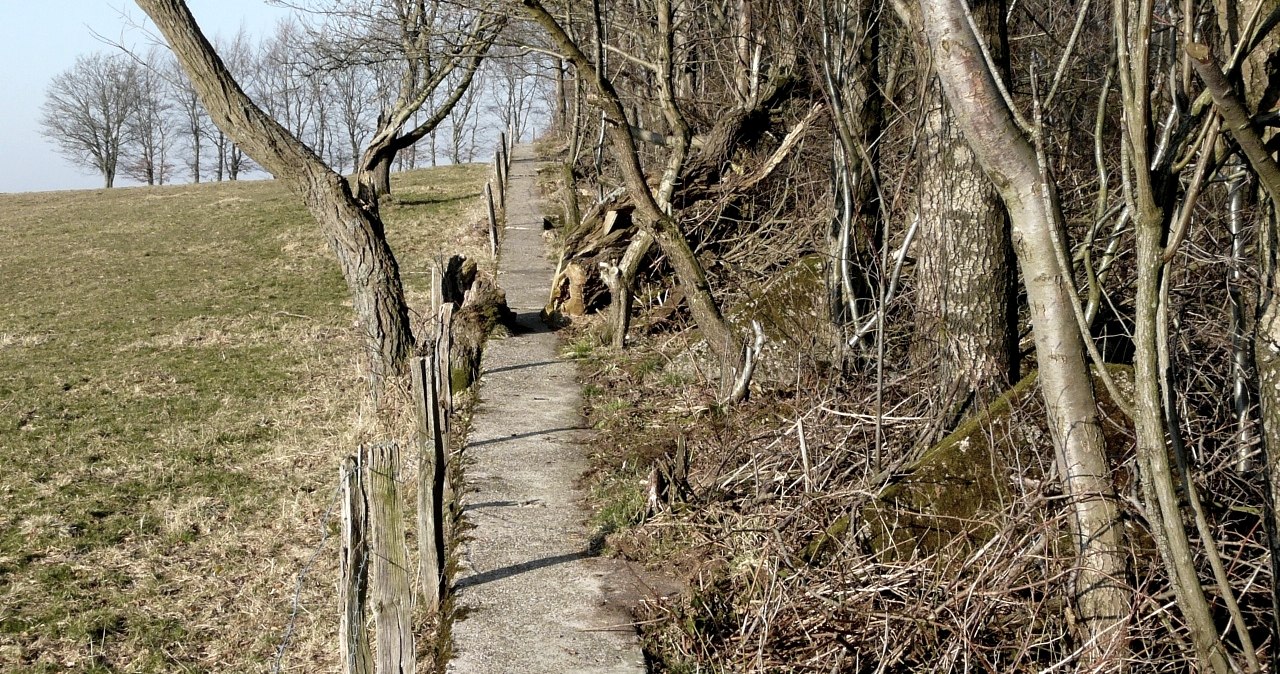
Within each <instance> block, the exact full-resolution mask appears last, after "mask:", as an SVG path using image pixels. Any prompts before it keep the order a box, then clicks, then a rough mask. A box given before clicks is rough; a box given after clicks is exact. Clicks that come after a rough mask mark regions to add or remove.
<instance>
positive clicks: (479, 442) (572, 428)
mask: <svg viewBox="0 0 1280 674" xmlns="http://www.w3.org/2000/svg"><path fill="white" fill-rule="evenodd" d="M585 430H589V429H587V428H584V427H582V426H562V427H560V428H547V429H544V430H541V431H529V432H528V433H513V434H511V435H504V436H502V437H500V438H489V439H488V440H477V441H475V442H471V443H468V444H467V446H468V447H484V446H485V445H496V444H498V443H501V442H510V441H512V440H519V439H521V438H532V437H536V436H539V435H551V434H553V433H566V432H568V431H585Z"/></svg>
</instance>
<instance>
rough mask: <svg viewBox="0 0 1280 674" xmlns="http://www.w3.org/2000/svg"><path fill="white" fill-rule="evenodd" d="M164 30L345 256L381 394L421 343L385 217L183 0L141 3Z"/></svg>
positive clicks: (249, 146) (236, 131)
mask: <svg viewBox="0 0 1280 674" xmlns="http://www.w3.org/2000/svg"><path fill="white" fill-rule="evenodd" d="M137 2H138V6H139V7H141V8H142V9H143V11H145V12H146V13H147V14H148V15H149V16H150V17H151V20H152V21H153V22H155V24H156V27H157V28H158V29H159V30H160V32H161V33H162V34H163V35H164V37H165V40H167V41H168V43H169V46H170V47H171V48H172V49H173V53H174V55H175V56H176V57H177V59H178V62H179V63H180V64H181V65H182V69H183V70H184V71H186V73H187V76H188V77H189V78H190V79H191V82H192V85H193V86H194V87H195V90H196V92H197V93H198V94H199V96H200V100H201V102H202V103H203V104H204V106H205V109H206V110H208V112H209V116H210V117H211V118H212V119H213V121H214V122H215V123H216V124H217V125H218V127H219V128H220V129H222V130H223V131H224V132H225V133H226V134H227V136H229V137H230V138H232V139H233V140H234V141H235V142H236V143H237V144H238V145H239V146H240V147H242V148H243V149H244V150H245V152H246V153H248V154H249V156H251V157H253V159H254V160H255V161H257V162H258V163H259V164H260V165H262V166H263V167H264V168H266V169H267V170H268V171H270V172H271V173H272V174H274V175H275V176H276V177H277V178H278V179H280V180H281V181H283V182H284V183H285V184H286V185H288V186H289V188H290V189H292V190H293V191H294V192H296V193H297V194H298V195H299V196H301V197H302V200H303V203H305V204H306V206H307V210H308V211H310V212H311V215H312V217H314V218H315V220H316V222H317V223H318V224H319V225H320V227H321V229H322V231H323V232H324V235H325V238H326V239H327V240H328V242H329V245H330V247H331V248H332V249H333V251H334V253H335V254H336V255H337V258H338V264H339V265H340V266H341V268H342V274H343V277H344V278H345V279H346V281H347V289H348V291H349V292H350V294H351V300H352V305H353V308H354V309H355V312H356V316H357V317H358V319H359V322H360V327H361V330H362V331H363V333H364V341H365V349H366V351H367V353H368V357H369V361H370V366H369V373H370V381H371V384H372V386H373V390H374V392H375V394H376V393H377V392H379V391H380V390H381V386H382V383H383V380H384V379H385V378H386V377H387V376H390V375H403V374H404V373H405V372H406V371H407V370H406V364H407V359H408V356H409V353H410V351H411V350H412V348H413V333H412V330H411V329H410V326H409V309H408V306H407V305H406V304H405V299H404V289H403V287H402V286H401V283H400V271H399V267H398V266H397V264H396V259H395V256H394V255H392V253H391V248H390V247H389V246H388V245H387V240H386V237H385V235H384V233H383V227H382V221H381V220H380V219H378V216H377V214H376V213H375V212H371V211H369V210H366V209H365V208H362V207H361V205H360V203H359V202H357V201H356V199H355V198H354V197H353V196H352V194H351V190H350V188H349V187H348V185H347V181H346V180H345V179H344V178H343V177H342V176H341V175H338V174H337V173H335V172H334V171H333V170H331V169H330V168H329V167H328V166H327V165H326V164H325V163H324V162H323V161H322V160H321V159H320V158H319V157H317V156H316V155H315V153H314V152H312V151H311V150H310V149H308V148H307V146H306V145H304V144H302V142H301V141H299V140H298V139H297V138H295V137H294V136H293V135H291V134H290V133H289V132H288V131H287V130H285V129H284V128H283V127H281V126H280V125H279V124H278V123H277V122H276V121H275V120H273V119H272V118H271V117H270V116H268V115H267V114H266V113H264V112H262V110H260V109H259V108H258V107H257V106H256V105H255V104H254V103H253V101H251V100H250V99H249V97H248V96H247V95H245V93H244V90H243V89H241V88H240V85H239V84H238V83H237V82H236V81H235V78H233V77H232V75H231V73H230V72H229V71H228V70H227V68H226V66H225V65H224V64H223V62H222V60H221V59H220V58H219V57H218V55H217V53H215V52H214V50H213V47H212V46H211V45H210V44H209V41H208V40H206V39H205V37H204V35H203V34H202V33H201V32H200V28H199V26H197V25H196V21H195V18H194V17H192V15H191V12H190V10H188V9H187V6H186V3H185V2H183V1H182V0H137Z"/></svg>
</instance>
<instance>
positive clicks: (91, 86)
mask: <svg viewBox="0 0 1280 674" xmlns="http://www.w3.org/2000/svg"><path fill="white" fill-rule="evenodd" d="M138 78H139V68H138V66H137V65H136V64H135V63H134V62H133V61H132V60H131V59H130V58H129V57H127V56H125V55H123V54H112V55H108V54H103V53H94V54H89V55H85V56H80V57H78V58H77V59H76V63H75V65H74V66H72V67H71V69H70V70H67V71H66V72H63V73H61V74H59V75H57V76H55V77H54V78H53V81H52V82H50V84H49V89H48V92H47V93H46V94H45V101H44V106H43V108H42V115H41V118H40V126H41V133H42V134H43V135H44V136H45V137H46V138H48V139H49V141H50V142H52V143H53V144H54V145H56V146H57V147H58V151H59V152H61V153H62V154H63V155H64V156H65V157H67V158H68V159H70V160H71V161H73V162H75V163H77V164H80V165H83V166H86V167H89V168H91V169H93V170H94V171H97V172H98V174H99V175H101V176H102V180H103V183H104V186H105V187H112V186H113V185H115V179H116V174H117V172H118V171H119V169H120V162H121V160H122V158H123V157H124V154H125V149H126V146H127V144H128V140H129V123H130V120H131V119H132V118H133V116H134V115H135V114H136V113H137V108H138V96H137V90H138Z"/></svg>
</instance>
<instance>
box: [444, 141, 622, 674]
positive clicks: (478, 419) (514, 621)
mask: <svg viewBox="0 0 1280 674" xmlns="http://www.w3.org/2000/svg"><path fill="white" fill-rule="evenodd" d="M537 167H538V164H537V162H536V161H535V159H534V156H533V152H532V150H531V148H529V147H527V146H521V147H518V148H516V151H515V152H514V153H513V161H512V164H511V177H510V181H511V182H510V187H509V188H508V193H507V227H506V231H505V239H504V242H503V248H502V262H501V265H500V267H499V272H498V273H499V277H498V281H499V283H500V284H501V285H502V287H503V288H504V289H505V290H506V292H507V302H508V303H509V304H510V305H511V308H512V310H514V311H516V312H517V314H518V316H519V322H520V326H521V328H523V330H522V331H521V333H520V334H518V335H515V336H513V337H509V338H506V339H496V340H493V341H491V342H490V343H489V345H488V346H487V347H486V349H485V354H484V369H485V371H484V374H483V376H482V377H481V380H480V396H481V402H480V404H479V406H478V407H477V410H476V414H475V416H474V418H473V419H472V431H471V435H470V443H469V445H468V447H467V449H466V450H465V451H466V454H467V460H468V464H467V468H466V482H467V487H468V493H467V494H466V496H465V497H464V499H463V509H464V512H465V513H466V518H467V520H468V521H469V522H470V523H471V524H472V525H473V526H474V529H472V530H470V531H469V532H467V535H468V536H469V540H467V541H466V542H465V544H464V545H463V548H462V550H461V560H462V569H461V570H460V572H459V577H458V580H457V582H456V587H457V588H459V595H458V603H459V607H460V611H459V614H458V615H459V619H458V621H457V622H456V623H455V625H454V628H453V641H454V657H453V660H452V661H451V663H450V665H449V670H448V671H450V672H453V673H455V674H538V673H541V672H546V673H548V674H550V673H553V672H554V673H556V674H560V673H582V674H586V673H587V672H591V673H593V674H594V673H608V674H613V673H616V674H632V673H642V672H644V671H646V669H645V664H644V657H643V655H642V654H641V651H640V647H639V644H638V641H637V639H636V636H635V631H634V629H633V628H632V627H631V624H630V619H629V617H628V616H627V614H626V612H625V611H623V610H621V609H620V608H618V607H617V604H616V602H614V601H611V598H616V597H617V596H618V595H619V594H622V593H623V588H625V587H627V584H626V583H625V581H623V580H622V579H621V578H620V577H618V576H617V574H616V565H614V564H613V563H611V562H609V561H608V560H604V559H598V558H592V556H591V555H592V551H591V550H590V545H591V540H590V531H588V529H587V527H586V525H585V523H584V520H585V519H586V516H587V515H586V513H585V512H584V511H583V510H582V509H581V508H580V507H579V505H578V502H579V500H580V499H581V498H582V496H583V495H582V493H581V492H580V491H579V490H577V489H576V488H575V483H576V482H577V480H578V477H579V476H580V475H582V473H583V471H584V470H585V469H586V467H587V462H586V457H585V452H584V451H583V448H582V446H581V445H580V444H579V439H580V437H581V434H582V433H584V432H585V431H584V430H583V427H584V424H583V420H582V417H581V400H580V398H579V391H578V385H577V382H576V379H575V377H574V366H573V364H572V363H569V362H566V361H565V360H564V359H562V358H561V357H560V343H559V340H558V339H557V337H556V335H555V334H554V333H552V332H550V331H549V330H548V329H547V328H546V326H545V325H544V324H543V323H542V321H541V319H540V318H539V311H540V309H541V308H542V306H543V304H544V303H545V302H546V298H547V293H548V290H549V284H550V279H551V275H552V274H553V273H554V267H553V265H552V263H551V262H550V261H549V260H548V259H547V255H546V251H545V248H544V243H543V240H542V212H541V211H540V210H539V208H538V193H537V186H536V184H535V172H536V170H537Z"/></svg>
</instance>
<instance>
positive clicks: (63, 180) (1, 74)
mask: <svg viewBox="0 0 1280 674" xmlns="http://www.w3.org/2000/svg"><path fill="white" fill-rule="evenodd" d="M187 5H188V6H189V7H190V8H191V12H192V13H193V14H194V15H195V17H196V20H197V21H199V22H200V26H201V28H203V29H204V31H205V34H206V35H209V36H210V37H212V36H213V35H216V34H219V33H221V34H225V35H228V36H230V35H232V34H234V33H235V32H236V31H237V30H239V28H240V26H241V25H243V26H244V27H245V29H246V30H247V31H248V32H249V33H250V34H258V33H263V32H266V31H268V30H270V29H271V28H272V27H273V26H274V25H275V22H276V21H277V20H278V19H280V18H282V17H284V16H287V15H288V13H289V10H286V9H282V8H279V7H273V6H270V5H268V4H267V2H266V0H187ZM145 18H146V15H145V14H143V13H142V10H140V9H138V7H137V5H135V4H133V2H132V0H35V1H34V2H32V1H31V0H0V192H29V191H36V190H63V189H79V188H89V187H101V186H102V179H101V178H100V177H99V176H97V175H96V174H95V173H93V172H92V171H91V170H86V169H82V168H78V167H76V166H74V165H72V164H71V163H69V162H68V161H67V160H66V159H64V158H63V157H62V155H60V154H58V153H57V152H56V151H55V150H54V147H53V145H52V144H50V143H49V142H48V141H47V140H45V138H44V137H43V136H41V135H40V132H39V119H40V105H41V104H42V103H43V102H44V94H45V87H46V86H47V85H48V83H49V80H50V79H52V78H53V76H54V75H56V74H58V73H60V72H62V71H64V70H66V69H68V68H70V67H71V66H72V65H73V64H74V63H75V60H76V56H77V55H78V54H84V53H89V52H93V51H96V50H108V49H112V47H111V46H109V45H107V44H104V43H103V42H102V41H101V40H99V39H98V38H97V37H95V36H94V33H95V32H96V33H98V34H100V35H102V36H104V37H106V38H108V39H110V40H113V41H116V42H119V43H121V44H124V45H127V46H133V47H137V48H139V49H140V50H141V49H145V48H146V47H147V46H148V45H149V44H150V38H149V37H148V36H147V35H146V34H144V33H143V32H141V31H139V30H138V29H137V28H133V27H131V26H132V25H133V24H142V23H143V21H144V19H145ZM117 184H128V182H127V181H125V180H120V181H119V182H118V183H117Z"/></svg>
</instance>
